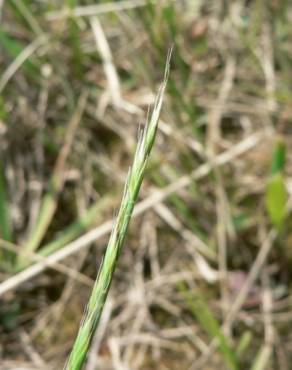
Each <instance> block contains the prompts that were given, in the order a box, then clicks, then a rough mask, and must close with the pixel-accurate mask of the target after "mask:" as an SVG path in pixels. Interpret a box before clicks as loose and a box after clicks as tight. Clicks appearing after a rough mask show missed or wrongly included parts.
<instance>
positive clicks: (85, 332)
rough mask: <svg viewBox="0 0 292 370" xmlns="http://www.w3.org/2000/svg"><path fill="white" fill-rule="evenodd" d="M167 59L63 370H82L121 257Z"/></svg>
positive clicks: (154, 128) (158, 107) (154, 123)
mask: <svg viewBox="0 0 292 370" xmlns="http://www.w3.org/2000/svg"><path fill="white" fill-rule="evenodd" d="M170 56H171V52H169V54H168V58H167V62H166V70H165V78H164V81H163V84H162V86H161V88H160V91H159V93H158V96H157V98H156V101H155V104H154V108H153V111H152V115H151V117H150V119H149V121H148V122H147V124H146V127H145V129H144V131H143V134H142V135H141V137H140V139H139V141H138V144H137V148H136V152H135V156H134V160H133V165H132V167H131V168H130V170H129V173H128V177H127V180H126V184H125V188H124V195H123V199H122V202H121V206H120V210H119V213H118V216H117V219H116V221H115V223H114V226H113V230H112V233H111V236H110V240H109V242H108V246H107V249H106V252H105V256H104V260H103V262H102V265H101V268H100V270H99V273H98V276H97V279H96V282H95V284H94V287H93V290H92V293H91V297H90V299H89V303H88V306H87V309H86V312H85V316H84V319H83V320H82V323H81V325H80V329H79V332H78V334H77V338H76V340H75V343H74V346H73V349H72V352H71V354H70V357H69V360H68V363H67V365H66V369H67V370H80V369H82V367H83V364H84V362H85V359H86V355H87V352H88V349H89V347H90V343H91V340H92V336H93V334H94V332H95V330H96V328H97V326H98V323H99V319H100V317H101V314H102V311H103V307H104V304H105V301H106V298H107V294H108V291H109V288H110V285H111V281H112V277H113V273H114V270H115V267H116V263H117V260H118V257H119V255H120V253H121V249H122V246H123V242H124V239H125V237H126V233H127V229H128V226H129V222H130V219H131V215H132V212H133V209H134V205H135V203H136V200H137V198H138V194H139V190H140V187H141V184H142V181H143V177H144V173H145V168H146V165H147V161H148V157H149V155H150V152H151V149H152V146H153V143H154V140H155V135H156V131H157V126H158V121H159V115H160V111H161V106H162V100H163V95H164V91H165V88H166V83H167V78H168V74H169V62H170Z"/></svg>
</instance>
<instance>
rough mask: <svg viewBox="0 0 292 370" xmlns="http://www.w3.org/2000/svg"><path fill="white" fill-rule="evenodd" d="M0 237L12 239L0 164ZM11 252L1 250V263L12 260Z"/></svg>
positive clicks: (7, 203) (4, 263)
mask: <svg viewBox="0 0 292 370" xmlns="http://www.w3.org/2000/svg"><path fill="white" fill-rule="evenodd" d="M0 237H1V238H2V239H4V240H7V241H12V231H11V219H10V211H9V202H8V198H7V191H6V184H5V179H4V171H3V168H2V165H1V164H0ZM12 258H13V253H10V252H8V251H3V252H1V254H0V260H1V262H0V263H1V265H2V264H3V265H7V263H8V264H9V263H10V262H12Z"/></svg>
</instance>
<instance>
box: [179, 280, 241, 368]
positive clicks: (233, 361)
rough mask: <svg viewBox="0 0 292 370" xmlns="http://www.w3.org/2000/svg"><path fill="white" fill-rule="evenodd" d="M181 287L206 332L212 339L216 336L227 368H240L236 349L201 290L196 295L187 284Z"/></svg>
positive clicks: (190, 307)
mask: <svg viewBox="0 0 292 370" xmlns="http://www.w3.org/2000/svg"><path fill="white" fill-rule="evenodd" d="M179 289H180V290H181V292H182V294H183V296H184V298H185V300H186V303H187V306H188V308H189V309H190V311H191V312H192V313H193V314H194V316H195V317H196V318H197V320H198V321H199V323H200V324H201V326H202V327H203V329H204V330H205V332H206V333H207V334H208V335H209V337H210V340H212V339H214V338H216V339H217V341H218V346H219V350H220V352H221V354H222V358H223V360H224V362H225V364H226V369H230V370H238V369H239V365H238V360H237V358H236V354H235V351H234V350H233V349H232V348H231V346H230V344H229V343H228V339H227V338H226V336H225V335H224V333H223V331H222V330H221V328H220V326H219V323H218V321H217V319H216V318H215V316H214V314H213V312H212V311H211V310H210V308H209V306H208V304H207V303H206V302H205V300H204V299H203V297H202V296H201V295H200V293H199V292H196V294H195V295H194V294H191V293H190V292H189V291H188V289H187V287H186V286H185V285H180V286H179Z"/></svg>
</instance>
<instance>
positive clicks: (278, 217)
mask: <svg viewBox="0 0 292 370" xmlns="http://www.w3.org/2000/svg"><path fill="white" fill-rule="evenodd" d="M285 153H286V146H285V143H284V141H283V139H281V138H280V139H277V141H276V144H275V148H274V151H273V154H272V165H271V175H270V177H269V179H268V183H267V189H266V208H267V212H268V215H269V218H270V220H271V222H272V224H273V225H274V226H275V227H276V228H278V229H280V228H281V227H282V225H283V222H284V220H285V218H286V215H287V200H288V195H287V190H286V186H285V180H284V174H283V172H284V168H285V157H286V155H285Z"/></svg>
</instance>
